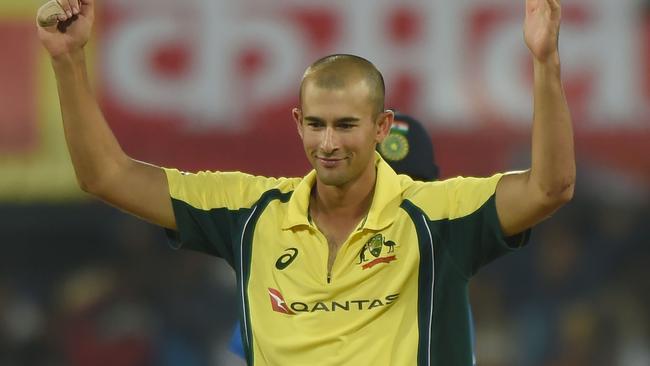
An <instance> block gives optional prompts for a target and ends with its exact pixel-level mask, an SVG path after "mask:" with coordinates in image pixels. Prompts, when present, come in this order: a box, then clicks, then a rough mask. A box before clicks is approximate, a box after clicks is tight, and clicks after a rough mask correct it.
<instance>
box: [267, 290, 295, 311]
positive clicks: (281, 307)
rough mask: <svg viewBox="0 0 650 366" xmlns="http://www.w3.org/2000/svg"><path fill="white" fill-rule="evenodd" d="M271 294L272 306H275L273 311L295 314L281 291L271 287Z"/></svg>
mask: <svg viewBox="0 0 650 366" xmlns="http://www.w3.org/2000/svg"><path fill="white" fill-rule="evenodd" d="M269 296H270V297H271V308H273V311H277V312H278V313H282V314H289V315H294V312H293V311H291V310H290V309H289V307H288V306H287V303H286V302H285V301H284V297H282V294H281V293H280V291H278V290H276V289H274V288H270V287H269Z"/></svg>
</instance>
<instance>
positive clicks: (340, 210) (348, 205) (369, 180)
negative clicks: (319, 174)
mask: <svg viewBox="0 0 650 366" xmlns="http://www.w3.org/2000/svg"><path fill="white" fill-rule="evenodd" d="M376 179H377V171H376V168H375V166H374V165H373V166H372V169H369V170H368V172H367V173H366V174H362V175H361V176H360V177H359V178H358V179H356V180H355V181H353V182H350V183H348V184H346V185H343V186H329V185H325V184H323V183H321V182H319V180H318V178H317V179H316V184H315V185H314V190H313V191H312V196H311V200H310V201H311V202H310V203H311V204H310V207H311V209H312V210H313V213H317V214H318V215H319V216H320V215H339V216H343V217H362V216H365V215H366V214H367V213H368V211H369V210H370V205H371V204H372V198H373V195H374V192H375V182H376Z"/></svg>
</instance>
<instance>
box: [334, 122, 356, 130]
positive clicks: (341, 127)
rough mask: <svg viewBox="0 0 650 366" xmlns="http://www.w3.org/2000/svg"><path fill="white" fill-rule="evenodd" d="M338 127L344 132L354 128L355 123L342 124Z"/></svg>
mask: <svg viewBox="0 0 650 366" xmlns="http://www.w3.org/2000/svg"><path fill="white" fill-rule="evenodd" d="M338 126H339V128H340V129H342V130H349V129H351V128H353V127H354V126H355V125H354V124H353V123H340V124H339V125H338Z"/></svg>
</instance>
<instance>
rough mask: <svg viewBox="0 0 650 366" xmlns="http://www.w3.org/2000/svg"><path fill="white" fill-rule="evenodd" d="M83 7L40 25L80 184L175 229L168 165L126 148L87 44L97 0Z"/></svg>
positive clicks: (84, 2)
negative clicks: (109, 119) (96, 88)
mask: <svg viewBox="0 0 650 366" xmlns="http://www.w3.org/2000/svg"><path fill="white" fill-rule="evenodd" d="M60 2H61V3H62V5H63V8H64V9H66V7H67V8H73V7H74V5H77V3H76V0H70V1H69V3H68V0H61V1H60ZM78 9H79V11H78V15H77V16H73V17H66V16H65V15H63V16H60V17H59V20H60V21H63V20H64V19H65V22H60V23H59V25H58V27H50V28H39V30H38V33H39V38H40V40H41V43H43V45H44V47H45V48H46V49H47V51H48V52H49V54H50V56H51V58H52V60H51V61H52V67H53V69H54V73H55V76H56V80H57V88H58V92H59V99H60V104H61V114H62V116H63V127H64V132H65V138H66V142H67V144H68V150H69V152H70V157H71V159H72V164H73V166H74V169H75V173H76V175H77V181H78V182H79V186H80V187H81V188H82V189H83V190H84V191H86V192H89V193H91V194H93V195H95V196H97V197H99V198H101V199H103V200H105V201H107V202H108V203H110V204H112V205H114V206H116V207H118V208H120V209H122V210H125V211H127V212H130V213H132V214H134V215H137V216H140V217H142V218H143V219H145V220H147V221H150V222H152V223H154V224H157V225H160V226H164V227H167V228H171V229H173V228H175V227H176V221H175V218H174V213H173V210H172V206H171V200H170V198H169V192H168V183H167V177H166V176H165V173H164V171H163V170H162V169H161V168H159V167H155V166H153V165H149V164H145V163H142V162H139V161H136V160H133V159H131V158H129V157H128V156H127V155H126V154H125V153H124V151H123V150H122V148H121V147H120V145H119V143H118V141H117V139H116V138H115V135H113V133H112V131H111V130H110V128H109V126H108V124H107V123H106V121H105V119H104V117H103V116H102V113H101V110H100V109H99V106H98V103H97V101H96V99H95V97H94V95H93V94H92V91H91V88H90V83H89V82H88V77H87V71H86V62H85V56H84V49H83V47H84V45H85V44H86V43H87V41H88V39H89V37H90V31H91V27H92V23H93V18H94V13H93V11H94V0H82V1H81V7H80V8H78ZM73 12H74V10H73ZM61 17H63V19H62V18H61ZM62 27H65V32H62V31H61V30H62Z"/></svg>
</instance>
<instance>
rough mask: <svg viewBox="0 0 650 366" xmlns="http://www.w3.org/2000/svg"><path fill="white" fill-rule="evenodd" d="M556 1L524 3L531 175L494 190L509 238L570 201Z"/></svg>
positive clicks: (571, 171)
mask: <svg viewBox="0 0 650 366" xmlns="http://www.w3.org/2000/svg"><path fill="white" fill-rule="evenodd" d="M560 15H561V7H560V1H559V0H526V20H525V22H524V37H525V40H526V44H527V45H528V48H529V49H530V51H531V53H532V56H533V70H534V91H533V94H534V111H533V129H532V163H531V168H530V170H527V171H525V172H522V173H515V174H509V175H506V176H504V177H503V178H502V179H501V181H500V182H499V184H498V185H497V189H496V208H497V214H498V216H499V220H500V222H501V228H502V229H503V232H504V233H505V234H506V235H514V234H517V233H520V232H522V231H523V230H526V229H527V228H530V227H532V226H533V225H535V224H537V223H539V222H541V221H542V220H544V219H545V218H547V217H548V216H549V215H551V214H552V213H553V212H554V211H556V210H557V209H558V208H560V207H561V206H562V205H563V204H565V203H566V202H568V201H569V200H571V198H572V197H573V189H574V185H575V174H576V173H575V169H576V168H575V157H574V151H573V130H572V126H571V115H570V113H569V108H568V106H567V102H566V98H565V96H564V90H563V88H562V82H561V79H560V57H559V51H558V35H559V28H560Z"/></svg>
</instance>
